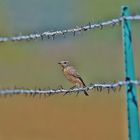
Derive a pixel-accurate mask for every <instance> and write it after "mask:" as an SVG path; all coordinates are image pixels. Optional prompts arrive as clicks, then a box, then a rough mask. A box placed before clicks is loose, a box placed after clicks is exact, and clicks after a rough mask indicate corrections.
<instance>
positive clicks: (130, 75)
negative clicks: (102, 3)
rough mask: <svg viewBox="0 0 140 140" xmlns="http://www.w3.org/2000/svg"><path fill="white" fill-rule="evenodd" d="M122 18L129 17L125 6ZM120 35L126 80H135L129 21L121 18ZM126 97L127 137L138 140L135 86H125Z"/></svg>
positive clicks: (139, 136)
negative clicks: (121, 37)
mask: <svg viewBox="0 0 140 140" xmlns="http://www.w3.org/2000/svg"><path fill="white" fill-rule="evenodd" d="M122 16H129V11H128V7H127V6H122ZM122 33H123V50H124V63H125V76H126V80H135V69H134V57H133V48H132V37H131V27H130V21H129V20H127V19H125V18H123V20H122ZM126 96H127V97H126V98H127V100H126V101H127V115H128V135H129V136H128V137H129V140H140V129H139V114H138V101H137V93H136V86H135V85H132V84H129V85H126Z"/></svg>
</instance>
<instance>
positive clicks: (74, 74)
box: [68, 66, 85, 86]
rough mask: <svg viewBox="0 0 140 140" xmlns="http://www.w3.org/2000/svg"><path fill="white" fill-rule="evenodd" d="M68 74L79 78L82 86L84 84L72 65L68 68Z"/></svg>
mask: <svg viewBox="0 0 140 140" xmlns="http://www.w3.org/2000/svg"><path fill="white" fill-rule="evenodd" d="M68 74H69V75H71V76H74V77H76V78H78V79H80V81H81V82H82V84H83V86H85V83H84V81H83V79H82V78H81V76H80V74H79V73H78V72H77V71H76V70H75V69H74V68H73V67H72V66H71V67H69V68H68Z"/></svg>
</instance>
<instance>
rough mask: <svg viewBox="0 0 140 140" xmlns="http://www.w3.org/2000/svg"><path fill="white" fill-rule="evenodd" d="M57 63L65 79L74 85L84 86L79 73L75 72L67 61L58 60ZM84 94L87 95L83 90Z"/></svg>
mask: <svg viewBox="0 0 140 140" xmlns="http://www.w3.org/2000/svg"><path fill="white" fill-rule="evenodd" d="M58 64H60V65H61V67H62V71H63V73H64V76H65V77H66V79H68V80H69V81H70V82H71V83H73V84H74V87H78V88H82V87H85V86H86V85H85V83H84V82H83V80H82V78H81V77H80V75H79V73H77V71H76V70H75V69H74V68H73V67H72V66H71V65H70V63H69V61H60V62H59V63H58ZM84 94H85V95H86V96H88V93H87V92H86V91H84Z"/></svg>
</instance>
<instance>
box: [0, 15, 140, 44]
mask: <svg viewBox="0 0 140 140" xmlns="http://www.w3.org/2000/svg"><path fill="white" fill-rule="evenodd" d="M124 19H126V20H140V15H135V16H127V17H126V16H121V17H118V18H114V19H111V20H107V21H103V22H100V23H95V24H91V23H90V22H89V23H88V25H85V26H80V27H79V26H76V28H72V29H66V30H58V31H52V32H50V31H45V32H42V33H31V34H29V35H21V34H20V35H17V36H12V37H0V42H8V41H22V40H35V39H39V38H41V39H42V40H43V39H45V38H48V39H50V38H51V39H53V40H54V38H55V37H56V36H59V35H60V36H61V35H62V36H64V37H65V34H67V33H72V34H73V35H74V36H75V35H76V33H78V32H82V31H88V30H91V29H92V30H93V29H96V28H100V29H102V28H103V27H104V26H108V25H112V26H114V25H117V24H119V23H120V22H122V21H123V20H124Z"/></svg>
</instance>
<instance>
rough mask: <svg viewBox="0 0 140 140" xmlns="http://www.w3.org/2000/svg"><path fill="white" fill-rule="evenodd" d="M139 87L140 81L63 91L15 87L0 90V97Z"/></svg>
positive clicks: (93, 85) (90, 85)
mask: <svg viewBox="0 0 140 140" xmlns="http://www.w3.org/2000/svg"><path fill="white" fill-rule="evenodd" d="M128 84H129V85H130V84H131V85H140V80H129V81H118V82H113V83H103V84H102V83H96V84H89V85H88V86H86V87H84V88H74V89H63V87H62V86H61V87H59V88H58V89H49V88H48V89H40V88H38V89H25V88H22V89H18V88H17V87H15V88H14V89H0V95H13V94H25V95H28V94H29V95H32V96H33V97H34V96H35V95H40V96H41V95H56V94H64V95H65V94H70V93H82V92H83V91H90V90H94V89H97V91H100V92H101V91H102V90H104V89H107V90H108V92H109V91H110V90H112V91H114V92H115V91H116V89H117V88H118V89H119V91H120V88H121V87H122V86H125V85H128Z"/></svg>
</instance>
